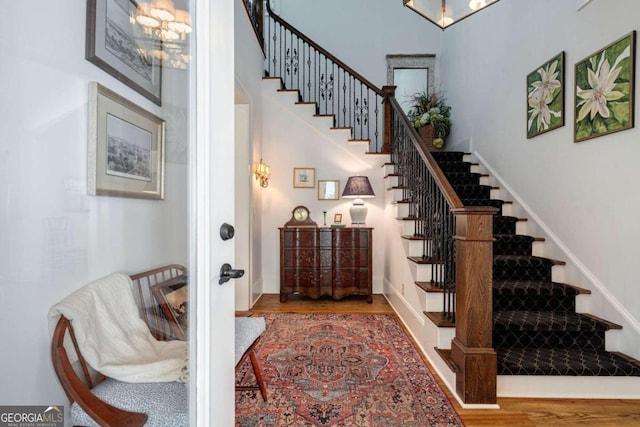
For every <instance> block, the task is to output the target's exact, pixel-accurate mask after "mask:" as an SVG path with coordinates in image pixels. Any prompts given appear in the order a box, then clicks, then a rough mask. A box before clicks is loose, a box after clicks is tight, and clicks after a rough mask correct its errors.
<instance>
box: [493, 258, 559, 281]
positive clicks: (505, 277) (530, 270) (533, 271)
mask: <svg viewBox="0 0 640 427" xmlns="http://www.w3.org/2000/svg"><path fill="white" fill-rule="evenodd" d="M493 280H498V281H509V280H512V281H516V280H522V281H526V280H535V281H541V282H550V281H551V268H550V267H547V266H530V265H520V264H517V263H512V262H497V261H494V263H493Z"/></svg>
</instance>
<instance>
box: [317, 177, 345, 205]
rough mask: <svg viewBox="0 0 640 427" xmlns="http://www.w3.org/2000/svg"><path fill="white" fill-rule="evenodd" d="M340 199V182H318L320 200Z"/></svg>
mask: <svg viewBox="0 0 640 427" xmlns="http://www.w3.org/2000/svg"><path fill="white" fill-rule="evenodd" d="M338 199H340V181H338V180H318V200H338Z"/></svg>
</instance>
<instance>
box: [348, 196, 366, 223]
mask: <svg viewBox="0 0 640 427" xmlns="http://www.w3.org/2000/svg"><path fill="white" fill-rule="evenodd" d="M367 212H368V209H367V207H366V206H365V205H364V202H363V201H362V199H355V200H354V201H353V205H352V206H351V208H349V215H351V224H354V225H363V224H364V221H365V219H367Z"/></svg>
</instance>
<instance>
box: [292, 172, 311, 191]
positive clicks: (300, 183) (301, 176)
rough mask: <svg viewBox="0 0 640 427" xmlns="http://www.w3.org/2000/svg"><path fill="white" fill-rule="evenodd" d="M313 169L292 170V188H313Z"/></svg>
mask: <svg viewBox="0 0 640 427" xmlns="http://www.w3.org/2000/svg"><path fill="white" fill-rule="evenodd" d="M315 187H316V170H315V168H293V188H315Z"/></svg>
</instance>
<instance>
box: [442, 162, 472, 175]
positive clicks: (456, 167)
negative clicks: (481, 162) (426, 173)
mask: <svg viewBox="0 0 640 427" xmlns="http://www.w3.org/2000/svg"><path fill="white" fill-rule="evenodd" d="M438 166H440V169H441V170H442V172H444V173H448V172H471V162H449V161H441V162H438Z"/></svg>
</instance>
